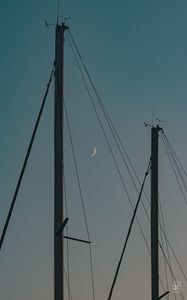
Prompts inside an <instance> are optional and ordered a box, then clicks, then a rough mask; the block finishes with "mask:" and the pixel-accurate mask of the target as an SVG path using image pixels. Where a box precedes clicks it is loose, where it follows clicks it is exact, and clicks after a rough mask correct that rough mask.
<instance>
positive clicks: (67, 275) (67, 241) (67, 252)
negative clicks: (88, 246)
mask: <svg viewBox="0 0 187 300" xmlns="http://www.w3.org/2000/svg"><path fill="white" fill-rule="evenodd" d="M64 169H65V168H64V165H63V181H64V203H65V216H66V218H67V217H68V204H67V192H66V179H65V170H64ZM65 230H66V236H69V230H68V223H67V224H66V228H65ZM66 255H67V274H66V277H67V284H68V300H70V295H71V293H70V291H71V289H70V270H69V269H70V259H69V240H68V239H67V240H66Z"/></svg>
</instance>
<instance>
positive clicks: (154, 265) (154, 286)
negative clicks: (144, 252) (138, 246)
mask: <svg viewBox="0 0 187 300" xmlns="http://www.w3.org/2000/svg"><path fill="white" fill-rule="evenodd" d="M160 130H161V128H160V127H159V126H156V127H152V129H151V292H152V298H151V299H152V300H158V299H159V251H158V238H159V236H158V133H159V131H160Z"/></svg>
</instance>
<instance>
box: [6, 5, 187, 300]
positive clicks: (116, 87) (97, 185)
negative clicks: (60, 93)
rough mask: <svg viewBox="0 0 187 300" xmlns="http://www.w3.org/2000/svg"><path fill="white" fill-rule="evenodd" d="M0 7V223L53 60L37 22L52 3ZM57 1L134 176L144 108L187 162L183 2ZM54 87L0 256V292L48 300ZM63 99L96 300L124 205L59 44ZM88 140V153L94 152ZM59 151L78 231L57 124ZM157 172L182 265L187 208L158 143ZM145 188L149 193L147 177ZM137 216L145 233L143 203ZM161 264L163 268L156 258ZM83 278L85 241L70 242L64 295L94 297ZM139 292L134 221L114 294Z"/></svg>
mask: <svg viewBox="0 0 187 300" xmlns="http://www.w3.org/2000/svg"><path fill="white" fill-rule="evenodd" d="M0 4H1V5H0V20H1V26H0V37H1V43H0V53H1V55H0V66H1V73H0V82H1V89H0V135H1V147H0V166H1V167H0V182H1V184H0V191H1V198H0V230H2V228H3V224H4V222H5V218H6V215H7V211H8V208H9V205H10V202H11V199H12V195H13V192H14V189H15V186H16V183H17V179H18V175H19V172H20V169H21V166H22V162H23V159H24V155H25V152H26V149H27V146H28V143H29V140H30V136H31V132H32V129H33V126H34V123H35V120H36V116H37V113H38V110H39V107H40V104H41V100H42V97H43V95H44V92H45V88H46V84H47V81H48V78H49V74H50V71H51V68H52V64H53V61H54V28H53V27H50V28H48V29H46V28H45V23H44V19H46V20H47V21H48V22H49V23H55V22H56V2H55V1H49V0H46V1H44V0H40V1H36V0H33V1H28V0H25V1H23V0H17V1H4V0H1V2H0ZM60 4H61V7H60V15H61V16H62V14H64V15H65V16H71V19H70V20H69V26H70V29H71V31H72V33H73V36H74V38H75V40H76V42H77V44H78V47H79V50H80V52H81V54H82V56H83V58H84V60H85V62H86V65H87V68H88V69H89V71H90V74H91V76H92V78H93V80H94V82H95V84H96V86H97V89H98V90H99V92H100V95H101V97H102V100H103V102H104V103H105V105H106V107H107V110H108V112H109V113H110V115H111V117H112V120H113V122H114V123H115V124H116V126H117V128H118V132H119V135H120V137H121V139H122V141H123V143H124V145H125V147H126V149H127V151H128V154H129V156H130V158H131V160H132V162H133V164H134V165H135V166H136V170H137V172H138V174H139V175H140V176H141V177H143V175H144V172H145V169H146V166H147V163H148V159H149V156H150V128H144V127H143V121H146V122H148V123H151V122H152V111H153V105H154V108H155V117H158V118H159V119H164V120H165V122H164V123H163V126H164V129H165V132H166V134H167V136H168V137H169V139H170V141H171V143H172V145H173V146H174V148H175V149H176V152H177V153H178V156H179V157H180V158H181V161H182V163H183V166H184V167H185V168H186V169H187V162H186V153H187V142H186V126H187V125H186V112H187V101H186V97H187V18H186V15H187V3H186V1H174V0H170V1H168V0H166V1H161V0H158V1H153V0H151V1H146V0H142V1H139V0H133V1H132V0H126V1H122V0H117V1H115V2H114V1H111V0H109V1H106V0H102V1H99V0H95V1H83V0H80V1H72V0H69V1H63V3H62V2H61V3H60ZM61 20H62V17H61ZM53 94H54V88H53V86H51V90H50V94H49V97H48V100H47V103H46V107H45V110H44V114H43V117H42V120H41V123H40V126H39V130H38V133H37V137H36V140H35V143H34V147H33V150H32V153H31V156H30V159H29V163H28V167H27V170H26V173H25V176H24V180H23V183H22V187H21V189H20V193H19V196H18V199H17V203H16V206H15V210H14V213H13V217H12V219H11V223H10V226H9V228H8V232H7V235H6V239H5V242H4V245H3V248H2V251H1V253H0V299H3V300H12V299H13V300H25V299H27V300H44V299H45V300H51V299H53ZM65 100H66V103H67V107H68V112H69V118H70V123H71V128H72V135H73V138H74V143H75V146H76V155H77V159H78V165H79V171H80V178H81V183H82V189H83V194H84V198H85V207H86V211H87V217H88V223H89V227H90V233H91V237H92V242H93V260H94V273H95V288H96V300H99V299H107V296H108V292H109V289H110V285H111V281H112V279H113V276H114V270H115V268H116V265H117V261H118V259H119V255H120V253H121V249H122V245H123V243H124V237H125V236H126V233H127V229H128V226H129V222H130V219H131V215H132V211H131V208H130V205H129V202H128V200H127V197H126V195H125V193H124V190H123V187H122V185H121V182H120V180H119V178H118V175H117V172H116V170H115V168H114V164H113V162H112V160H111V156H110V153H109V150H108V148H107V145H106V142H105V140H104V138H103V135H102V132H101V130H100V127H99V124H98V122H97V119H96V116H95V115H94V112H93V109H92V107H91V104H90V100H89V98H88V96H87V94H86V91H85V88H84V86H83V83H82V80H81V78H80V75H79V73H78V70H77V67H76V64H75V62H74V59H73V56H72V53H71V50H70V47H69V45H68V41H67V40H66V42H65ZM93 145H95V146H96V148H97V154H96V156H95V157H94V158H92V159H91V158H90V149H91V147H92V146H93ZM117 157H118V158H119V156H117ZM65 158H66V161H65V168H66V183H67V198H68V206H69V218H70V221H69V230H70V235H71V236H76V237H80V238H86V232H85V227H84V222H83V217H82V212H81V207H80V199H79V194H78V190H77V183H76V179H75V172H74V169H73V161H72V155H71V152H70V143H69V140H68V135H67V127H66V126H65ZM118 162H119V164H120V163H121V161H120V159H119V160H118ZM120 167H121V165H120ZM121 170H122V172H123V175H124V178H125V181H126V183H127V185H128V188H129V193H130V195H131V198H132V202H133V203H135V202H136V200H137V195H136V193H135V192H134V190H133V188H132V184H131V183H130V180H129V178H128V177H126V173H127V172H126V170H125V169H123V168H122V169H121ZM160 171H161V175H160V197H161V200H162V205H163V210H164V216H165V223H166V229H167V234H168V238H169V240H170V241H171V243H172V245H173V247H174V249H175V252H176V255H177V257H178V258H179V260H180V261H181V264H182V266H183V269H184V271H186V272H187V260H185V254H186V249H187V243H186V240H187V239H186V230H185V228H186V226H187V218H186V213H187V207H186V205H185V204H184V201H183V199H182V196H181V194H180V192H179V189H178V186H177V184H176V182H175V179H174V177H173V174H172V170H171V167H170V165H169V163H168V159H167V157H166V154H165V152H164V148H163V145H161V150H160ZM148 180H149V179H148ZM146 190H147V193H148V194H149V181H147V184H146ZM144 201H145V204H146V207H147V209H148V210H149V208H148V206H147V203H146V200H145V199H144ZM138 217H139V219H140V222H141V224H142V228H143V230H144V232H145V234H146V237H147V239H148V240H150V239H149V236H150V232H149V227H150V225H149V223H148V221H147V220H146V217H145V213H144V212H143V209H142V207H140V208H139V211H138ZM172 261H173V258H172ZM160 265H161V267H160V269H161V274H162V275H163V267H162V266H163V260H162V258H161V259H160ZM173 269H174V271H175V274H176V277H177V279H178V280H180V281H181V282H182V290H183V293H184V296H186V297H187V286H186V282H185V281H184V279H183V277H182V275H181V273H180V272H179V270H178V268H177V266H176V264H173ZM89 276H90V273H89V252H88V248H87V246H85V245H79V244H76V243H70V278H71V281H70V285H71V289H72V296H73V299H83V300H87V299H91V289H90V277H89ZM170 288H171V289H172V283H171V281H170ZM137 297H138V298H139V299H150V257H149V254H148V252H147V250H146V247H145V245H144V242H143V239H142V236H141V235H140V232H139V229H138V226H137V224H135V225H134V227H133V231H132V236H131V238H130V241H129V244H128V248H127V253H126V256H125V262H124V263H123V265H122V269H121V271H120V275H119V281H118V282H117V285H116V289H115V292H114V299H118V300H122V299H126V298H127V299H130V300H131V299H132V300H133V299H137ZM179 298H180V297H178V296H177V299H179ZM170 299H174V297H173V296H171V298H170Z"/></svg>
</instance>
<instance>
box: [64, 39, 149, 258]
mask: <svg viewBox="0 0 187 300" xmlns="http://www.w3.org/2000/svg"><path fill="white" fill-rule="evenodd" d="M67 38H68V41H69V43H70V47H71V49H72V52H73V55H74V57H75V60H76V63H77V66H78V69H79V71H80V74H81V77H82V79H83V82H84V84H85V87H86V90H87V92H88V95H89V97H90V100H91V103H92V106H93V109H94V112H95V114H96V116H97V119H98V121H99V124H100V127H101V130H102V132H103V135H104V137H105V140H106V143H107V146H108V148H109V151H110V153H111V156H112V159H113V161H114V164H115V166H116V169H117V172H118V175H119V177H120V180H121V182H122V185H123V188H124V190H125V193H126V195H127V198H128V201H129V203H130V205H131V208H132V210H134V206H133V204H132V201H131V198H130V195H129V193H128V190H127V187H126V185H125V182H124V180H123V177H122V174H121V172H120V169H119V166H118V164H117V161H116V159H115V156H114V153H113V151H112V148H111V146H110V143H109V140H108V137H107V135H106V132H105V129H104V127H103V124H102V122H101V119H100V116H99V113H98V111H97V109H96V106H95V104H94V101H93V97H92V95H91V93H90V90H89V88H88V85H87V82H86V80H85V78H84V74H83V71H82V69H81V67H80V64H79V61H78V59H77V56H76V54H75V51H74V49H73V46H72V43H71V41H70V39H69V36H68V35H67ZM136 221H137V223H138V226H139V229H140V231H141V234H142V237H143V239H144V242H145V245H146V247H147V249H148V251H149V253H150V249H149V246H148V243H147V240H146V238H145V235H144V232H143V230H142V227H141V225H140V222H139V220H138V218H137V217H136Z"/></svg>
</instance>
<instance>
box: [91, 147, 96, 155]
mask: <svg viewBox="0 0 187 300" xmlns="http://www.w3.org/2000/svg"><path fill="white" fill-rule="evenodd" d="M96 152H97V149H96V147H95V146H93V147H92V152H91V155H90V156H91V157H94V156H95V155H96Z"/></svg>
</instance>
